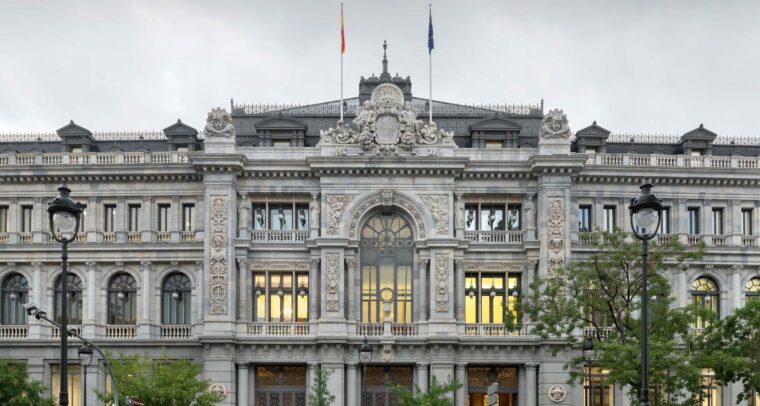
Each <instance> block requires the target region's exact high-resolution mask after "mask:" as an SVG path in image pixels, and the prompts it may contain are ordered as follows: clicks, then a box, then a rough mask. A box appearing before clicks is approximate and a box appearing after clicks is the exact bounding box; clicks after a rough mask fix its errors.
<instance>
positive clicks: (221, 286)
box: [209, 197, 229, 315]
mask: <svg viewBox="0 0 760 406" xmlns="http://www.w3.org/2000/svg"><path fill="white" fill-rule="evenodd" d="M228 216H229V213H228V210H227V198H226V197H214V198H212V199H211V239H210V240H209V249H210V251H211V258H210V261H209V262H210V263H209V272H210V288H211V289H210V290H211V298H210V307H211V310H210V313H211V314H212V315H224V314H227V218H228Z"/></svg>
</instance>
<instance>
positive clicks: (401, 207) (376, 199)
mask: <svg viewBox="0 0 760 406" xmlns="http://www.w3.org/2000/svg"><path fill="white" fill-rule="evenodd" d="M352 206H353V207H352V208H351V211H350V213H351V217H350V220H349V221H348V222H347V227H348V232H347V234H348V238H349V239H351V240H358V236H359V235H361V234H360V233H361V230H360V229H361V227H363V226H364V223H365V222H366V221H367V219H369V218H370V217H371V216H372V215H374V214H376V213H377V212H380V211H393V212H396V213H399V214H400V215H402V216H404V217H405V218H406V219H407V221H409V225H410V226H411V227H412V231H413V232H414V237H415V239H420V240H421V239H425V238H426V230H427V229H429V228H430V227H429V225H432V224H433V223H432V219H431V218H429V216H424V215H423V213H426V210H425V209H424V208H423V206H422V205H421V204H420V203H418V202H417V201H415V200H414V199H413V198H411V197H410V196H408V195H406V194H404V193H399V192H396V191H394V190H391V189H384V190H380V191H377V192H373V193H370V194H367V195H364V196H362V197H360V198H359V199H358V200H357V201H356V202H355V203H354V204H353V205H352Z"/></svg>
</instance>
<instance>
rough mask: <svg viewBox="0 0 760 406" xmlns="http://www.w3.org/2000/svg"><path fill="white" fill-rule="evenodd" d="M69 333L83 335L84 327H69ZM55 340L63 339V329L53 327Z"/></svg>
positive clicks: (70, 337)
mask: <svg viewBox="0 0 760 406" xmlns="http://www.w3.org/2000/svg"><path fill="white" fill-rule="evenodd" d="M68 329H69V331H72V330H73V331H74V332H75V333H77V334H78V335H80V336H81V335H82V326H77V325H74V326H68ZM53 338H61V329H60V328H59V327H56V326H53ZM73 338H74V337H73V336H69V339H73Z"/></svg>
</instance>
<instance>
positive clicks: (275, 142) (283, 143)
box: [272, 140, 290, 147]
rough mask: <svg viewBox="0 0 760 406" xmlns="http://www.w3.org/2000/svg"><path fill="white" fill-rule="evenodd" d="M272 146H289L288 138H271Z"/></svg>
mask: <svg viewBox="0 0 760 406" xmlns="http://www.w3.org/2000/svg"><path fill="white" fill-rule="evenodd" d="M272 142H273V143H272V146H273V147H289V146H290V140H273V141H272Z"/></svg>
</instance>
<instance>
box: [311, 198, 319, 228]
mask: <svg viewBox="0 0 760 406" xmlns="http://www.w3.org/2000/svg"><path fill="white" fill-rule="evenodd" d="M309 220H310V223H311V228H317V229H318V228H319V194H318V193H312V194H311V202H309Z"/></svg>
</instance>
